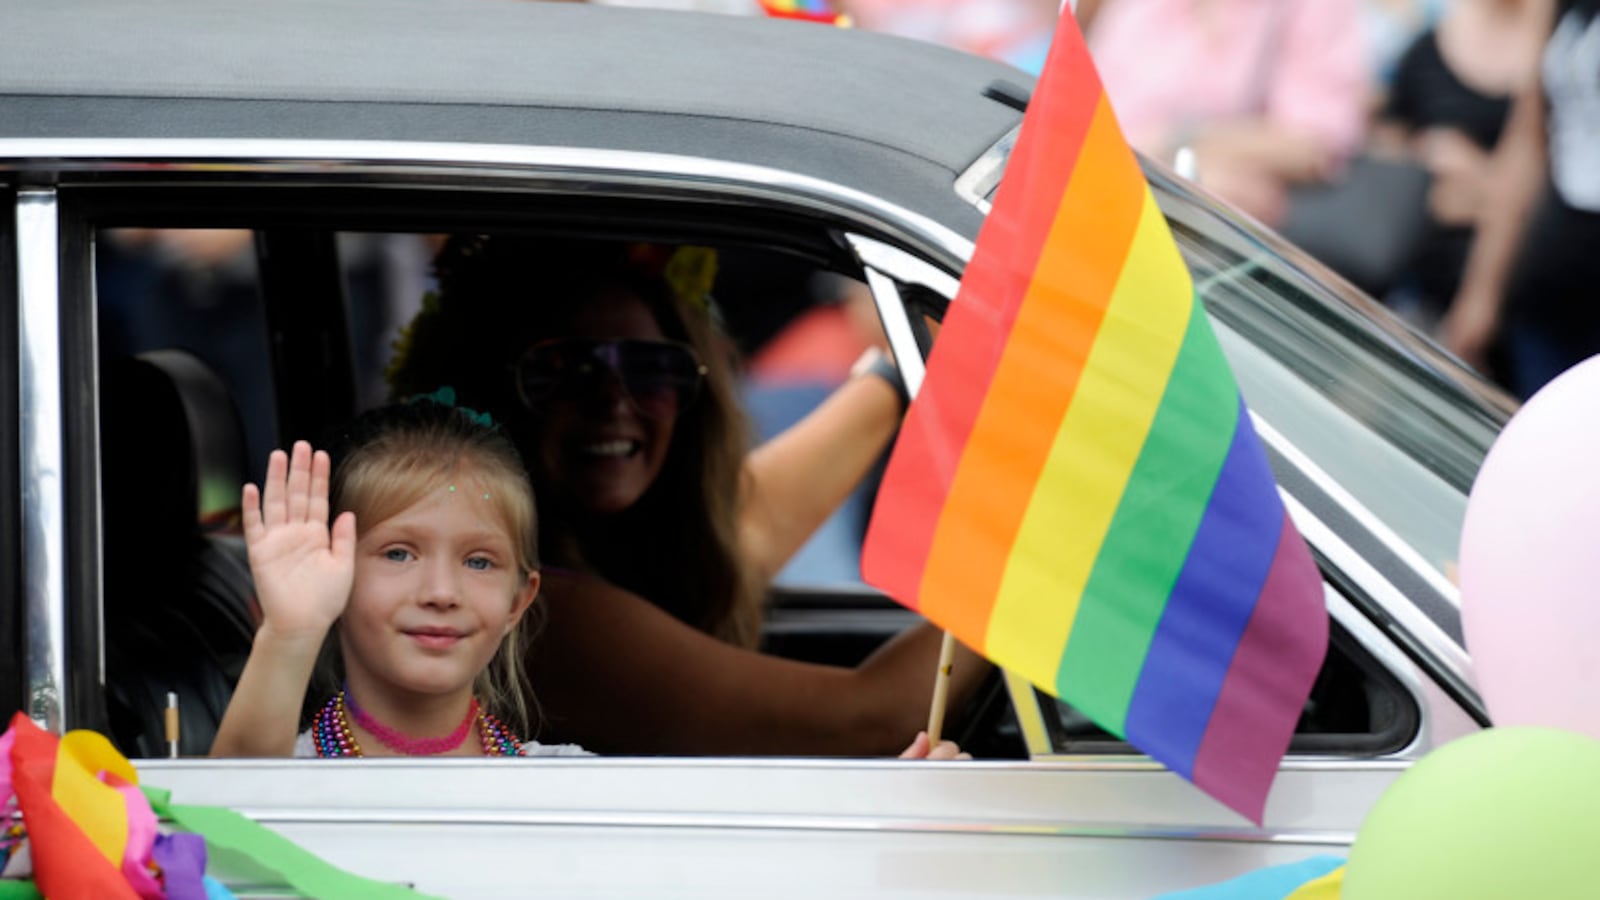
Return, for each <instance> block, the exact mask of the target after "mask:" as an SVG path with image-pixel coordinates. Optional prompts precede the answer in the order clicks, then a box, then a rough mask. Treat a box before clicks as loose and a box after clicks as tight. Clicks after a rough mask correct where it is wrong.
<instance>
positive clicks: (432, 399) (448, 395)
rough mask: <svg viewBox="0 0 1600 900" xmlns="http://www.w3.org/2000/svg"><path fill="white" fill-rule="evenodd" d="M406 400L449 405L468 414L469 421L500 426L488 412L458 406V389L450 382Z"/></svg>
mask: <svg viewBox="0 0 1600 900" xmlns="http://www.w3.org/2000/svg"><path fill="white" fill-rule="evenodd" d="M406 402H407V403H422V402H428V403H437V404H439V405H440V406H448V407H450V408H452V409H454V410H456V411H457V412H459V413H461V414H462V415H464V416H466V417H467V419H468V420H469V421H471V422H472V423H473V424H475V425H482V426H483V427H484V428H496V427H498V426H497V425H495V423H494V419H493V418H491V417H490V416H489V414H488V413H486V412H478V411H477V410H475V409H472V408H470V407H466V406H457V405H456V389H455V388H453V387H451V386H450V385H448V384H447V385H444V386H443V387H441V388H439V389H438V390H436V391H434V392H433V393H431V394H413V395H411V396H410V397H407V398H406Z"/></svg>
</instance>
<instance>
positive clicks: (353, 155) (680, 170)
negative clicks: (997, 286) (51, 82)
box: [0, 138, 972, 268]
mask: <svg viewBox="0 0 1600 900" xmlns="http://www.w3.org/2000/svg"><path fill="white" fill-rule="evenodd" d="M174 160H179V161H180V162H174ZM3 171H34V172H50V173H53V174H56V175H70V174H73V173H80V172H81V173H88V172H95V173H104V172H127V173H150V172H160V173H171V172H180V173H190V174H198V173H205V174H208V175H215V174H218V173H223V174H230V173H233V174H242V175H247V174H260V173H280V174H283V173H290V174H304V175H319V176H326V177H328V178H330V179H333V180H337V181H340V182H345V183H348V182H352V181H360V180H361V179H362V178H363V177H367V176H382V177H384V178H386V179H393V178H394V177H395V176H397V175H401V176H415V177H418V178H421V177H428V178H437V177H439V176H441V175H454V176H457V177H472V178H479V179H483V178H489V179H493V180H497V181H500V180H512V179H525V178H528V177H530V176H531V177H537V178H545V179H550V180H552V181H556V182H561V183H563V184H566V183H570V182H572V181H574V180H588V179H592V178H594V177H597V176H598V177H603V178H605V179H606V180H607V182H608V187H620V186H633V187H637V188H643V189H650V188H655V189H659V188H662V187H668V188H686V189H690V190H693V189H695V188H703V187H706V186H711V185H715V186H716V187H717V193H718V194H721V195H723V196H729V195H732V196H742V197H745V198H755V199H766V200H777V201H784V202H790V203H795V202H798V203H801V204H803V205H805V206H808V207H810V208H812V209H815V210H820V211H823V212H828V213H832V214H836V215H846V216H849V217H852V218H865V219H867V220H870V221H872V222H874V223H875V224H877V225H880V226H889V227H892V228H894V229H897V230H899V231H901V232H902V233H903V234H902V236H903V237H906V238H909V239H910V240H912V241H913V242H915V243H918V244H922V245H924V249H926V250H927V251H928V252H929V253H930V255H931V256H933V257H935V258H937V259H939V261H940V262H941V263H943V264H945V265H948V266H950V267H951V268H959V267H960V266H961V265H963V264H964V263H965V262H966V260H967V259H968V258H969V257H970V256H971V255H972V242H971V241H969V240H967V239H966V238H965V237H963V236H961V235H960V234H957V233H956V232H955V231H953V230H951V229H949V228H947V227H945V226H944V225H942V224H940V223H939V222H937V221H935V220H933V219H930V218H928V217H927V216H924V215H922V214H920V213H917V212H913V211H911V210H909V209H906V208H904V207H901V206H899V205H896V204H893V203H889V202H887V201H884V200H882V199H880V198H878V197H875V196H873V195H871V194H867V193H864V192H862V191H858V190H856V189H854V188H850V187H847V186H844V185H841V184H837V183H835V182H831V181H826V180H824V179H820V178H814V177H811V176H808V175H799V174H795V173H793V172H786V171H783V170H780V169H772V168H768V167H766V166H759V165H753V164H749V163H736V162H727V161H723V160H714V159H705V158H700V157H689V156H678V155H672V154H664V153H650V152H643V151H630V150H611V149H602V148H577V147H554V146H524V145H511V144H472V143H459V144H456V143H446V142H437V141H435V142H415V143H412V142H403V141H316V140H277V139H235V138H224V139H216V140H196V139H189V138H166V139H133V138H117V139H90V138H16V139H10V140H0V172H3ZM730 186H737V187H738V188H739V190H738V191H730V190H729V188H730Z"/></svg>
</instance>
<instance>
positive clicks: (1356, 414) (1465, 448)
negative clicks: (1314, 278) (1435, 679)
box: [1174, 223, 1496, 581]
mask: <svg viewBox="0 0 1600 900" xmlns="http://www.w3.org/2000/svg"><path fill="white" fill-rule="evenodd" d="M1174 234H1175V236H1176V237H1177V239H1178V243H1179V246H1180V248H1182V250H1183V252H1184V254H1185V257H1186V258H1187V260H1188V262H1189V265H1190V269H1191V271H1192V272H1193V274H1194V282H1195V288H1196V291H1197V293H1198V294H1199V296H1200V298H1201V300H1202V302H1203V303H1204V304H1205V306H1206V309H1207V311H1208V312H1209V313H1210V314H1211V317H1212V321H1213V323H1214V324H1215V325H1216V330H1217V335H1218V339H1219V340H1220V341H1221V343H1222V346H1223V349H1224V351H1225V352H1226V353H1227V354H1228V358H1229V362H1230V363H1232V365H1233V369H1234V373H1235V375H1236V377H1237V378H1238V380H1239V386H1240V389H1241V390H1242V391H1243V393H1244V397H1245V400H1246V402H1248V403H1249V405H1250V408H1251V410H1252V411H1253V412H1255V413H1256V414H1257V415H1258V416H1259V417H1260V418H1261V419H1263V420H1265V422H1266V423H1267V425H1268V426H1270V427H1271V428H1272V429H1273V430H1275V431H1277V432H1278V433H1280V434H1282V435H1283V437H1284V438H1286V439H1287V441H1288V443H1289V444H1291V445H1293V447H1294V448H1295V449H1296V450H1297V451H1299V452H1300V453H1302V454H1304V455H1305V456H1306V457H1307V458H1308V459H1309V460H1310V462H1311V463H1312V464H1313V465H1314V466H1315V467H1316V468H1318V469H1320V470H1321V471H1322V472H1324V473H1326V474H1327V475H1328V476H1329V477H1330V478H1331V480H1332V481H1333V482H1334V483H1336V484H1337V485H1338V486H1339V488H1340V489H1342V490H1343V491H1344V492H1346V493H1348V494H1349V495H1350V497H1351V498H1352V499H1353V505H1358V506H1359V507H1360V508H1362V509H1364V510H1365V511H1366V512H1368V513H1370V514H1371V515H1372V516H1373V517H1375V519H1376V520H1377V521H1378V522H1379V523H1381V525H1382V526H1383V527H1385V528H1387V529H1388V530H1389V531H1390V532H1392V533H1393V534H1394V535H1395V536H1397V537H1398V538H1399V540H1400V541H1403V542H1404V544H1405V545H1407V546H1409V547H1410V548H1411V549H1413V550H1414V551H1415V552H1416V555H1417V557H1418V558H1420V560H1421V561H1423V562H1425V563H1426V565H1427V566H1429V567H1431V569H1432V570H1433V571H1434V572H1435V573H1437V575H1439V576H1442V578H1443V579H1446V580H1450V581H1453V580H1454V576H1455V558H1456V549H1457V547H1458V545H1459V543H1460V537H1461V523H1462V519H1463V517H1464V516H1465V514H1466V501H1467V492H1468V490H1470V488H1471V485H1472V479H1473V476H1474V475H1475V473H1476V472H1477V470H1478V466H1479V465H1480V464H1481V463H1482V461H1483V456H1484V454H1485V453H1487V452H1488V448H1489V445H1490V444H1491V443H1492V442H1493V440H1494V437H1495V434H1496V427H1495V424H1494V423H1492V422H1490V421H1488V420H1486V419H1485V418H1484V417H1483V415H1482V414H1481V412H1479V411H1478V410H1477V409H1475V408H1472V407H1469V406H1468V405H1467V404H1466V403H1463V402H1462V401H1461V400H1459V399H1457V398H1456V397H1455V396H1453V395H1452V392H1451V390H1450V389H1449V388H1448V386H1447V385H1446V384H1445V383H1444V382H1443V381H1442V380H1441V379H1439V378H1437V377H1436V376H1430V374H1429V373H1428V371H1427V370H1426V368H1425V367H1423V366H1422V365H1419V364H1417V363H1414V362H1412V363H1409V364H1408V362H1407V360H1406V359H1405V357H1404V355H1403V354H1401V353H1400V352H1398V351H1397V350H1396V349H1394V348H1392V347H1388V346H1385V345H1384V344H1383V343H1382V342H1381V341H1380V340H1378V339H1377V338H1376V336H1375V335H1374V333H1373V332H1371V331H1370V330H1366V329H1363V328H1359V327H1356V326H1355V325H1354V323H1353V321H1351V320H1349V319H1345V318H1343V317H1342V316H1341V315H1340V310H1339V309H1338V307H1337V306H1335V305H1334V304H1331V303H1329V302H1327V301H1326V300H1325V299H1324V298H1319V297H1317V296H1314V295H1313V294H1312V293H1311V290H1310V289H1309V287H1308V286H1307V282H1306V281H1305V279H1304V278H1303V276H1298V275H1297V274H1296V273H1294V272H1292V271H1291V270H1290V269H1289V268H1288V266H1287V264H1286V263H1284V262H1283V261H1282V260H1281V259H1279V258H1277V257H1276V256H1274V255H1272V254H1270V253H1269V252H1267V251H1266V250H1264V249H1259V248H1258V249H1256V250H1254V251H1253V252H1250V251H1246V252H1240V251H1239V250H1237V249H1235V248H1234V247H1231V246H1228V245H1225V244H1223V243H1222V242H1221V241H1218V240H1216V239H1214V238H1211V237H1208V236H1206V235H1203V234H1201V233H1200V232H1199V231H1197V230H1195V229H1192V228H1189V227H1185V226H1184V225H1183V224H1182V223H1178V224H1176V225H1175V227H1174Z"/></svg>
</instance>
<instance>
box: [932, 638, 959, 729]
mask: <svg viewBox="0 0 1600 900" xmlns="http://www.w3.org/2000/svg"><path fill="white" fill-rule="evenodd" d="M955 655H956V639H955V636H954V635H952V634H950V632H948V631H946V632H945V633H944V639H943V640H942V641H941V642H940V644H939V668H938V669H936V670H935V671H934V674H933V702H931V703H930V704H928V749H929V750H930V751H931V750H933V748H934V747H937V746H939V733H940V732H941V731H943V730H944V711H945V707H946V706H947V705H949V698H950V666H951V662H952V661H953V660H954V659H955Z"/></svg>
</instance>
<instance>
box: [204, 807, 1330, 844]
mask: <svg viewBox="0 0 1600 900" xmlns="http://www.w3.org/2000/svg"><path fill="white" fill-rule="evenodd" d="M234 811H235V812H237V813H239V814H241V815H244V816H247V817H249V818H251V819H253V820H255V821H256V822H259V823H261V824H264V825H301V824H317V825H384V826H390V825H420V826H428V825H437V826H453V825H477V826H563V827H579V828H647V829H652V830H659V829H664V828H672V829H737V830H739V831H749V830H763V831H811V832H829V831H831V832H865V833H887V832H905V833H912V834H916V833H937V834H981V835H1030V836H1039V835H1045V836H1049V837H1061V838H1074V837H1095V838H1113V839H1124V840H1159V841H1204V842H1208V843H1239V844H1269V843H1270V844H1290V845H1303V846H1343V847H1348V846H1349V845H1350V844H1351V843H1353V842H1354V841H1355V833H1354V832H1351V831H1318V830H1314V829H1292V828H1281V829H1269V830H1264V831H1263V830H1257V829H1254V828H1244V827H1241V828H1204V829H1199V828H1197V829H1183V828H1141V827H1137V826H1127V825H1116V824H1108V825H1093V824H1085V823H1072V824H1061V825H1039V824H1033V823H1024V822H988V821H983V820H980V819H966V820H951V819H941V820H938V821H928V820H926V819H915V818H904V819H902V818H892V817H883V818H868V817H860V816H838V817H833V816H799V815H789V814H781V813H780V814H774V815H764V814H749V815H739V814H737V813H687V812H681V813H649V812H622V811H605V812H587V811H583V810H576V809H568V810H560V811H543V810H519V811H515V812H492V811H483V810H474V809H470V808H461V809H453V810H432V809H430V810H411V809H385V810H381V811H371V812H364V811H352V810H342V809H331V808H312V807H306V808H298V809H297V808H290V809H282V808H273V809H258V808H252V807H237V808H234Z"/></svg>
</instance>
